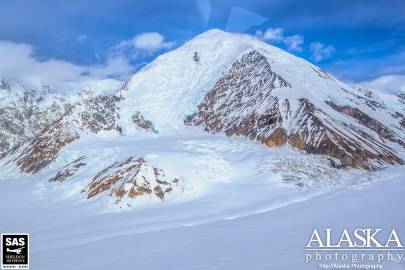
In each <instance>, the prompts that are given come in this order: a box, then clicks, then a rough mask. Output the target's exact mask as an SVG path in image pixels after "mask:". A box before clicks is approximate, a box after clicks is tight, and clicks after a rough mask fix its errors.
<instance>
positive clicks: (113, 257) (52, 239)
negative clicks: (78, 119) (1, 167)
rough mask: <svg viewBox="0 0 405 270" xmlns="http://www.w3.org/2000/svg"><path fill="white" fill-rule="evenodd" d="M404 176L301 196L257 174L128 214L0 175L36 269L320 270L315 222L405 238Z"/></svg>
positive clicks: (0, 203)
mask: <svg viewBox="0 0 405 270" xmlns="http://www.w3.org/2000/svg"><path fill="white" fill-rule="evenodd" d="M200 140H201V139H200ZM403 175H404V169H403V167H397V168H390V169H387V170H386V171H382V172H379V173H376V174H374V175H369V176H368V178H367V181H363V182H361V183H358V182H357V183H358V184H357V185H354V186H353V185H351V186H350V185H349V186H346V185H344V186H341V187H340V188H335V189H333V190H332V191H330V192H326V193H324V194H323V195H320V196H317V197H313V196H311V197H312V198H310V199H309V198H308V197H307V195H306V194H307V193H301V194H300V195H299V196H298V197H297V196H295V200H291V197H290V199H289V198H288V197H289V196H288V195H287V194H288V192H285V191H287V190H285V191H284V192H283V195H282V196H278V195H277V194H275V193H274V192H270V190H267V189H266V190H262V191H261V189H262V188H263V187H264V186H263V184H264V183H263V182H265V181H264V179H263V178H260V179H261V181H258V180H259V179H258V178H256V179H255V178H253V179H252V178H250V179H245V181H246V182H250V183H252V182H253V183H254V184H255V185H253V186H252V185H250V188H249V189H247V190H246V189H245V188H246V187H248V186H246V185H242V186H243V188H241V187H242V186H240V185H228V186H222V188H221V192H218V193H217V194H215V193H210V194H207V195H205V196H203V197H200V198H199V199H196V200H193V201H183V202H176V203H174V202H171V203H168V204H164V205H163V204H160V205H157V206H154V207H152V206H149V207H144V208H141V209H139V210H137V211H131V212H121V213H105V212H103V211H101V212H100V211H98V210H97V207H94V205H89V204H85V203H83V202H82V201H78V200H76V199H73V198H70V199H69V198H67V199H66V198H65V199H61V198H62V197H61V195H58V193H56V194H55V192H49V190H48V187H47V185H49V184H47V183H46V181H43V180H42V179H41V178H40V177H39V178H37V179H32V178H30V179H21V178H19V179H15V178H9V179H7V180H6V179H3V180H2V182H1V183H2V189H0V197H1V200H0V211H1V213H2V219H1V220H0V228H1V230H2V231H19V232H29V233H30V239H31V243H30V245H31V269H34V270H47V269H86V270H88V269H187V270H189V269H243V270H245V269H254V270H260V269H272V270H273V269H274V270H284V269H316V268H317V264H316V263H315V262H312V263H309V264H306V263H305V250H304V249H305V245H306V244H307V242H308V239H309V237H310V235H311V233H312V231H313V229H314V228H319V229H323V228H329V227H333V229H336V230H343V229H344V228H349V229H354V228H357V227H358V226H367V227H376V228H382V229H384V230H391V229H392V228H396V229H397V231H398V233H399V237H400V238H401V239H404V238H405V234H404V230H403V228H404V226H405V217H404V215H403V204H404V203H405V201H404V197H403V193H404V192H405V185H404V181H403V180H404V179H403ZM356 179H357V177H353V178H351V180H350V182H351V183H353V182H356V181H357V180H356ZM260 182H261V183H260ZM271 183H273V184H271ZM268 184H271V185H274V180H272V181H270V182H269V183H268ZM217 188H218V186H217ZM269 188H270V186H269ZM272 189H273V190H274V187H273V188H272ZM290 191H291V190H290ZM219 193H221V196H220V194H219ZM261 193H267V196H266V199H265V200H264V201H261V202H260V208H257V209H256V211H253V210H254V208H252V207H251V206H249V207H246V206H247V205H245V203H246V202H247V201H249V202H253V201H254V200H255V198H257V197H262V196H261ZM237 194H238V196H237V197H236V195H237ZM242 194H243V195H244V196H241V195H242ZM249 194H250V195H251V196H249ZM16 195H18V196H16ZM296 195H297V194H296ZM245 196H249V199H246V197H245ZM22 198H24V199H23V200H22ZM262 198H265V197H262ZM278 199H280V200H278ZM241 200H242V201H241ZM277 201H279V202H281V204H279V203H277ZM288 201H289V202H288ZM225 202H226V203H227V204H228V207H227V208H225V209H224V208H223V206H224V203H225ZM292 202H295V203H292ZM291 203H292V204H291ZM286 204H287V205H286ZM230 206H231V208H229V207H230ZM259 209H260V211H257V210H259ZM16 213H19V214H18V215H16ZM384 269H390V270H396V269H405V264H404V262H402V263H401V264H393V263H387V264H385V267H384Z"/></svg>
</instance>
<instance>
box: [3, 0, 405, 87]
mask: <svg viewBox="0 0 405 270" xmlns="http://www.w3.org/2000/svg"><path fill="white" fill-rule="evenodd" d="M0 10H1V11H2V12H1V13H2V16H0V40H2V41H7V42H8V43H4V42H3V45H4V44H6V45H4V46H0V50H3V55H5V56H7V55H12V53H9V52H8V51H6V49H7V50H8V49H10V48H12V47H13V46H18V45H19V44H21V43H24V44H26V47H25V51H23V50H22V49H21V48H20V49H21V50H22V52H23V53H26V54H27V55H28V56H29V57H32V58H33V59H29V63H31V62H32V63H33V62H35V61H38V62H44V61H47V63H48V64H49V62H50V60H52V59H57V60H58V61H63V62H64V63H65V62H66V63H65V64H66V66H65V67H66V69H67V70H68V71H71V72H72V73H74V72H83V69H80V68H81V67H82V66H87V67H89V66H92V67H96V69H92V71H91V72H93V71H94V70H96V71H94V72H98V73H100V74H107V75H108V76H110V75H111V74H110V73H111V70H112V69H113V67H120V68H121V69H122V70H130V71H131V72H133V71H134V70H136V69H137V68H139V67H141V66H142V65H144V64H145V63H147V62H149V61H150V60H151V59H153V58H154V57H156V55H158V54H160V53H163V52H165V51H167V50H169V49H172V48H175V47H177V46H180V45H181V44H182V43H184V42H185V41H186V40H188V39H190V38H192V37H193V36H195V35H197V34H199V33H202V32H204V31H206V30H208V29H211V28H220V29H223V30H226V31H235V32H246V33H250V34H252V35H257V36H258V37H259V38H261V39H263V40H264V41H266V42H268V43H271V44H274V45H276V46H279V47H281V48H283V49H286V50H288V51H290V52H291V53H293V54H296V55H298V56H301V57H304V58H306V59H308V60H310V61H312V62H314V63H315V64H317V65H319V66H321V67H322V68H324V69H326V70H328V71H329V72H331V73H333V74H335V75H336V76H338V77H340V78H342V79H345V80H349V81H361V80H369V79H372V78H375V77H377V76H380V75H385V74H405V2H404V1H403V0H384V1H383V0H381V1H377V0H294V1H292V0H283V1H281V0H278V1H275V0H267V1H263V0H262V1H257V0H250V1H239V0H234V1H230V0H222V1H217V0H176V1H163V0H161V1H157V0H147V1H143V0H138V1H129V0H114V1H112V0H98V1H86V0H70V1H62V0H2V1H1V2H0ZM144 33H149V35H145V34H144ZM134 44H135V45H134ZM14 52H15V54H18V52H19V51H17V50H15V51H14ZM0 54H1V51H0ZM117 56H119V57H123V58H122V59H121V58H119V59H118V60H117ZM114 57H115V58H114ZM10 61H11V60H10ZM24 61H25V60H22V62H24ZM27 61H28V60H27ZM6 62H7V61H6ZM107 62H108V63H107ZM36 64H38V63H36ZM33 67H37V66H35V65H33ZM72 67H74V68H77V70H74V69H72V70H71V69H70V68H72ZM16 70H18V69H17V68H16ZM86 72H88V71H86Z"/></svg>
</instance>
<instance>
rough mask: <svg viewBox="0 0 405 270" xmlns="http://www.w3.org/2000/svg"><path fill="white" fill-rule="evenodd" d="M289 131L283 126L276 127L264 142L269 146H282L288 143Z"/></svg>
mask: <svg viewBox="0 0 405 270" xmlns="http://www.w3.org/2000/svg"><path fill="white" fill-rule="evenodd" d="M287 141H288V137H287V132H286V131H285V130H284V129H283V128H280V127H279V128H276V129H275V130H274V132H273V133H272V134H271V135H270V136H269V137H268V138H266V139H265V140H264V141H263V142H264V144H265V145H267V146H268V147H275V146H280V145H283V144H285V143H287Z"/></svg>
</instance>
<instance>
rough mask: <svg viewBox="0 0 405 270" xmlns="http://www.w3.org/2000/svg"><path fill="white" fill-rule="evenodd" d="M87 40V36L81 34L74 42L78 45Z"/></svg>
mask: <svg viewBox="0 0 405 270" xmlns="http://www.w3.org/2000/svg"><path fill="white" fill-rule="evenodd" d="M87 38H88V36H87V35H85V34H82V35H80V36H78V37H77V38H76V41H77V42H79V43H82V42H83V41H85V40H86V39H87Z"/></svg>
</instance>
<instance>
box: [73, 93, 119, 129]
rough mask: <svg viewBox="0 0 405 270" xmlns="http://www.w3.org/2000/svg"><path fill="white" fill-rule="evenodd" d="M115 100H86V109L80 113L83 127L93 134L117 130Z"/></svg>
mask: <svg viewBox="0 0 405 270" xmlns="http://www.w3.org/2000/svg"><path fill="white" fill-rule="evenodd" d="M115 102H116V100H115V98H114V97H113V96H96V97H93V98H89V99H86V100H84V109H83V110H82V111H81V112H80V117H81V120H82V125H83V126H84V127H85V128H87V129H89V130H90V131H91V132H93V133H98V132H100V131H102V130H112V129H114V128H115Z"/></svg>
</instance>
